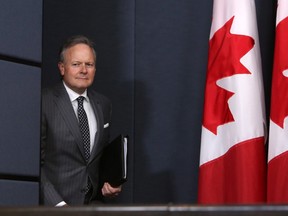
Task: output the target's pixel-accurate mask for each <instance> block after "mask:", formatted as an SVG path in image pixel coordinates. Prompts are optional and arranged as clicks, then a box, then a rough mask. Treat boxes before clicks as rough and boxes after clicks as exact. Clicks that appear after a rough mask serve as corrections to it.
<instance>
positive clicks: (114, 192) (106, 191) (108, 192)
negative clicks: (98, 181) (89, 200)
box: [102, 182, 122, 197]
mask: <svg viewBox="0 0 288 216" xmlns="http://www.w3.org/2000/svg"><path fill="white" fill-rule="evenodd" d="M121 189H122V185H120V186H119V187H115V188H114V187H112V186H111V185H110V184H109V183H108V182H105V183H104V185H103V187H102V194H103V196H105V197H115V196H118V194H119V193H120V192H121Z"/></svg>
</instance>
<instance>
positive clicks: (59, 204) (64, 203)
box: [55, 201, 66, 207]
mask: <svg viewBox="0 0 288 216" xmlns="http://www.w3.org/2000/svg"><path fill="white" fill-rule="evenodd" d="M64 205H66V202H64V201H62V202H60V203H58V204H57V205H56V206H55V207H61V206H64Z"/></svg>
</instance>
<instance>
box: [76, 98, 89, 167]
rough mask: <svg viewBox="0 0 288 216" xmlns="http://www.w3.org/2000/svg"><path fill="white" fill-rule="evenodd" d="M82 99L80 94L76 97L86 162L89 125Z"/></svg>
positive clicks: (87, 158) (87, 157)
mask: <svg viewBox="0 0 288 216" xmlns="http://www.w3.org/2000/svg"><path fill="white" fill-rule="evenodd" d="M83 100H84V97H83V96H80V97H78V98H77V101H78V110H77V111H78V119H79V126H80V131H81V134H82V139H83V144H84V155H85V160H86V162H88V160H89V157H90V132H89V125H88V119H87V115H86V112H85V110H84V108H83Z"/></svg>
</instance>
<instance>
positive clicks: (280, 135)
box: [267, 0, 288, 203]
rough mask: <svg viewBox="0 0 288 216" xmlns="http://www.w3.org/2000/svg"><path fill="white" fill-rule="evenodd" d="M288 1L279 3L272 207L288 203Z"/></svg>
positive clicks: (273, 99) (270, 165) (270, 156)
mask: <svg viewBox="0 0 288 216" xmlns="http://www.w3.org/2000/svg"><path fill="white" fill-rule="evenodd" d="M287 39H288V1H287V0H278V8H277V18H276V37H275V50H274V67H273V78H272V95H271V112H270V130H269V149H268V150H269V151H268V152H269V153H268V182H267V183H268V184H267V185H268V186H267V201H268V202H269V203H288V174H287V171H288V119H287V118H286V117H287V115H288V40H287Z"/></svg>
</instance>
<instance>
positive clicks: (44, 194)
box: [41, 104, 63, 206]
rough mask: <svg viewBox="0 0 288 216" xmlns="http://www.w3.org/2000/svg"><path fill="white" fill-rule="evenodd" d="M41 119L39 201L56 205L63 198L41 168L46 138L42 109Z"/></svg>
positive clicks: (43, 160) (43, 161)
mask: <svg viewBox="0 0 288 216" xmlns="http://www.w3.org/2000/svg"><path fill="white" fill-rule="evenodd" d="M42 107H43V104H42ZM41 121H42V122H41V203H42V204H44V205H50V206H56V205H57V204H58V203H60V202H61V201H63V198H62V197H61V196H60V195H59V193H58V192H57V191H56V189H55V188H54V186H53V184H52V183H51V182H50V180H49V179H48V178H47V176H46V173H45V171H44V169H42V166H43V165H44V163H45V147H46V140H47V132H46V131H47V126H46V125H47V124H46V117H45V111H43V109H42V120H41Z"/></svg>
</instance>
